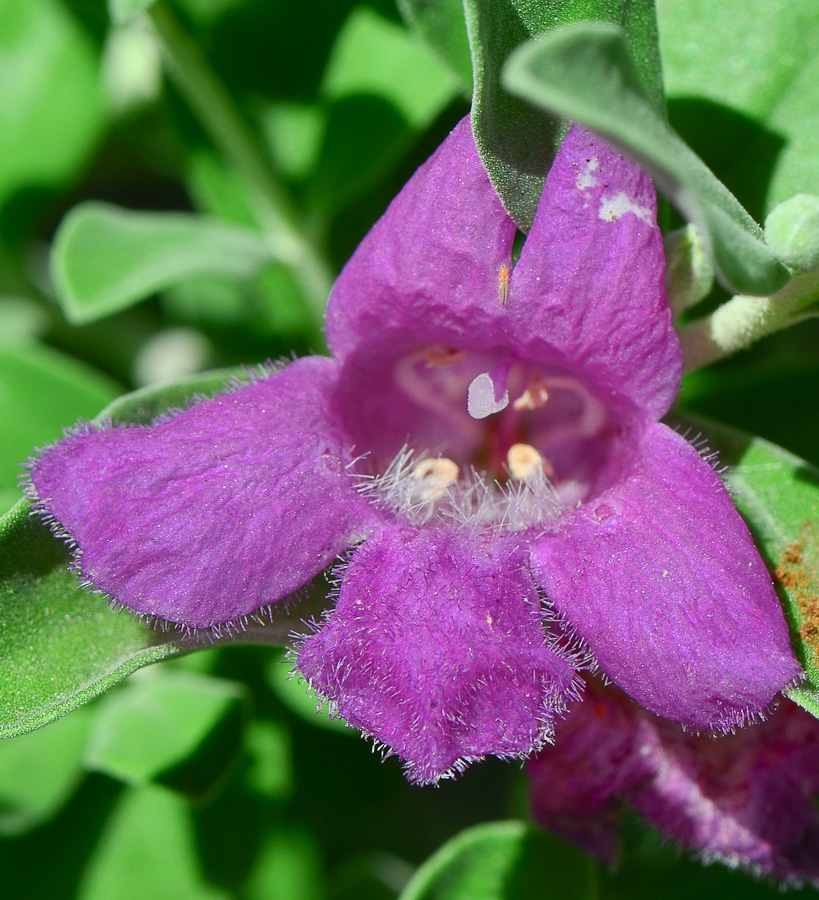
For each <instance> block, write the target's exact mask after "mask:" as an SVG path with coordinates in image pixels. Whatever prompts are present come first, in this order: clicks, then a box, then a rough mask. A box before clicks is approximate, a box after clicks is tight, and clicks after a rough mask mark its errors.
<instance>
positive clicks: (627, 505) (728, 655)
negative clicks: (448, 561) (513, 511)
mask: <svg viewBox="0 0 819 900" xmlns="http://www.w3.org/2000/svg"><path fill="white" fill-rule="evenodd" d="M633 452H634V459H633V460H632V461H631V462H630V463H629V464H627V469H626V471H625V472H624V474H623V476H622V477H621V478H620V480H619V481H618V482H616V483H615V485H614V486H613V487H612V488H610V489H608V490H606V491H604V492H602V493H601V494H600V495H599V496H598V497H597V498H596V499H595V500H594V501H593V502H590V503H588V504H587V505H585V506H583V507H580V508H578V509H576V510H573V511H571V512H567V513H565V514H564V515H563V516H562V517H561V518H560V519H558V520H557V522H556V525H555V530H554V531H553V533H550V534H547V535H545V536H544V537H543V538H541V539H540V540H538V541H536V542H534V544H533V547H532V564H533V568H534V571H535V577H536V579H537V581H538V583H539V584H540V586H541V587H542V588H543V589H544V591H545V592H546V594H547V596H548V597H549V599H550V600H551V601H552V602H553V603H554V605H555V608H556V610H557V611H558V612H559V613H561V614H562V615H563V616H565V618H566V619H567V620H568V622H569V624H570V625H572V626H573V627H574V628H575V629H576V631H577V634H578V635H579V636H580V637H581V638H582V639H583V640H584V641H585V642H586V644H587V645H588V646H589V648H590V649H591V651H592V652H593V653H594V655H595V656H596V657H597V659H598V661H599V663H600V666H601V668H602V670H603V671H604V672H605V674H606V675H608V676H609V678H611V679H612V681H614V682H615V683H616V684H617V685H619V686H620V687H621V688H622V689H623V690H624V691H626V693H628V694H630V695H631V696H632V697H633V698H634V699H636V700H637V701H638V702H639V703H641V704H642V705H643V706H645V707H646V708H648V709H650V710H651V711H652V712H655V713H657V714H658V715H661V716H665V717H667V718H669V719H675V720H676V721H679V722H682V723H684V724H687V725H690V726H693V727H695V728H714V729H725V730H729V729H731V728H733V727H735V726H736V725H741V724H743V722H744V721H745V720H746V719H747V718H748V717H749V716H750V717H752V716H753V715H754V714H756V713H759V712H760V711H762V710H764V709H765V708H766V706H767V705H768V704H769V703H770V702H771V700H772V699H773V698H774V696H775V694H776V693H777V692H778V691H780V690H781V689H782V688H783V687H785V685H787V684H788V683H789V682H790V681H792V680H793V679H794V678H796V677H797V676H798V674H799V671H800V669H799V666H798V664H797V663H796V660H795V659H794V657H793V653H792V652H791V647H790V642H789V639H788V630H787V627H786V625H785V621H784V619H783V616H782V611H781V608H780V605H779V601H778V600H777V597H776V594H775V592H774V589H773V586H772V584H771V577H770V575H769V574H768V572H767V570H766V568H765V565H764V563H763V562H762V560H761V558H760V556H759V553H758V552H757V550H756V548H755V547H754V545H753V542H752V540H751V536H750V534H749V533H748V529H747V527H746V526H745V523H744V522H743V521H742V519H741V518H740V516H739V514H738V513H737V511H736V509H735V508H734V506H733V504H732V503H731V500H730V497H729V496H728V494H727V492H726V490H725V488H724V487H723V485H722V483H721V482H720V480H719V478H718V476H717V475H716V474H715V472H714V471H713V470H712V468H711V467H710V466H709V465H708V463H707V462H705V461H704V460H703V459H702V458H701V457H700V456H699V455H698V453H697V452H696V450H694V448H693V447H691V446H690V445H689V444H688V443H687V442H686V441H685V440H684V439H683V438H681V437H680V436H679V435H677V434H675V433H674V432H673V431H671V430H670V429H668V428H666V427H665V426H664V425H652V426H650V427H649V428H648V429H647V431H646V432H645V434H644V435H643V436H642V438H641V439H640V441H639V443H638V444H637V445H636V447H635V449H634V451H633Z"/></svg>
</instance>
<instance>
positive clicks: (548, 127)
mask: <svg viewBox="0 0 819 900" xmlns="http://www.w3.org/2000/svg"><path fill="white" fill-rule="evenodd" d="M464 6H465V9H466V14H467V15H466V19H467V27H468V31H469V41H470V46H471V50H472V66H473V71H474V81H475V95H474V99H473V107H472V129H473V131H474V134H475V140H476V143H477V145H478V149H479V151H480V154H481V158H482V160H483V163H484V165H485V166H486V168H487V171H488V172H489V177H490V178H491V180H492V184H493V185H494V187H495V190H496V191H497V192H498V194H499V195H500V197H501V200H502V201H503V204H504V206H505V207H506V209H507V211H508V212H509V214H510V215H511V216H512V218H513V219H514V220H515V221H516V222H517V223H518V226H519V227H520V228H522V229H523V230H524V231H528V230H529V228H530V226H531V224H532V221H533V219H534V216H535V210H536V209H537V204H538V200H539V199H540V195H541V193H542V191H543V182H544V179H545V177H546V173H547V172H548V170H549V166H550V165H551V162H552V159H554V155H555V153H556V152H557V149H558V147H559V146H560V143H561V141H562V140H563V137H564V136H565V133H566V129H567V127H568V125H567V122H566V120H565V119H562V118H560V117H561V116H563V115H565V113H563V111H561V110H548V111H544V110H543V109H542V108H541V109H535V108H534V107H532V106H530V105H529V104H527V103H524V102H523V101H522V100H521V99H520V98H519V97H518V96H517V95H516V94H515V93H514V92H513V93H512V94H510V93H509V92H508V90H507V88H508V85H504V84H502V82H501V74H502V70H503V66H504V64H505V63H506V61H507V60H508V58H509V56H510V54H511V53H513V52H514V50H515V49H516V48H517V47H519V46H520V45H521V44H523V43H524V42H526V41H527V40H529V39H530V38H534V37H537V36H539V35H543V34H546V33H547V32H550V31H551V30H552V29H554V28H556V27H559V26H561V25H565V24H566V23H569V22H578V21H603V22H611V23H613V24H615V25H618V26H620V27H621V28H622V29H623V32H624V34H625V35H626V40H627V42H628V45H629V46H630V48H631V49H632V51H633V54H634V57H635V58H636V59H638V60H639V61H640V63H639V69H638V75H637V77H638V79H639V80H640V83H641V85H642V89H643V91H644V92H645V94H646V96H647V97H648V98H649V102H650V103H651V104H652V106H653V107H654V108H655V110H656V111H657V113H658V114H660V113H661V111H662V77H661V71H660V57H659V49H658V45H657V27H656V21H655V17H654V2H653V0H538V2H531V0H465V4H464ZM570 85H571V83H570V82H569V83H568V84H567V86H568V87H569V89H570V90H571V87H570ZM525 99H527V100H528V99H530V98H528V97H526V98H525ZM553 113H556V115H554V114H553Z"/></svg>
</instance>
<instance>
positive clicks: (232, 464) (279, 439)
mask: <svg viewBox="0 0 819 900" xmlns="http://www.w3.org/2000/svg"><path fill="white" fill-rule="evenodd" d="M336 376H337V367H336V365H335V363H333V362H332V361H331V360H328V359H322V358H320V357H311V358H307V359H302V360H298V361H297V362H294V363H291V364H290V365H288V366H286V367H285V368H284V369H282V370H281V371H279V372H277V373H275V374H273V375H271V376H269V377H265V378H262V379H260V380H258V381H256V382H254V383H251V384H249V385H248V386H245V387H242V388H241V389H239V390H237V391H235V392H233V393H228V394H225V395H224V396H220V397H218V398H215V399H213V400H209V401H206V402H203V403H200V404H198V405H196V406H193V407H191V408H190V409H189V410H187V411H185V412H183V413H181V414H180V415H177V416H175V417H173V418H170V419H169V420H168V421H166V422H164V423H162V424H158V425H155V426H153V427H118V428H109V429H106V430H101V431H93V430H89V431H86V432H85V433H79V434H76V435H73V436H71V437H68V438H67V439H66V440H64V441H62V442H61V443H59V444H57V445H56V446H54V447H52V448H51V449H49V450H46V451H45V452H44V453H43V455H42V456H41V457H40V458H38V459H36V460H35V461H34V463H33V466H32V471H31V480H32V485H33V488H34V490H36V494H37V498H38V500H39V501H40V504H41V507H42V508H43V509H44V510H45V512H46V513H47V514H48V515H49V516H50V517H53V519H55V520H56V521H57V522H58V523H59V526H60V527H61V528H62V529H64V530H65V531H66V532H68V534H69V535H70V537H71V539H73V541H74V542H76V544H77V545H78V548H79V550H78V560H77V564H78V568H79V570H80V573H81V575H82V577H83V578H85V579H87V580H88V581H90V582H91V583H92V584H93V585H94V586H95V587H96V588H97V589H99V590H101V591H104V592H105V593H107V594H108V595H110V597H111V598H112V599H113V600H115V601H116V602H118V603H121V604H124V605H125V606H127V607H130V608H131V609H133V610H135V611H137V612H139V613H143V614H147V615H152V616H158V617H160V618H163V619H168V620H170V621H172V622H179V623H182V624H184V625H186V626H189V627H205V626H213V625H219V624H221V623H225V622H229V621H232V620H234V619H237V618H238V617H241V616H245V615H248V614H250V613H253V612H255V611H256V610H258V609H260V608H261V607H263V606H265V605H266V604H269V603H273V602H274V601H276V600H279V599H281V598H283V597H286V596H287V595H288V594H290V593H292V592H293V591H294V590H296V589H297V588H299V587H301V586H302V585H303V584H305V583H306V582H308V581H309V580H310V579H311V578H312V577H313V576H314V575H316V574H317V573H318V572H320V571H321V570H322V569H323V568H324V567H325V566H327V565H328V564H329V563H330V562H331V561H332V560H333V558H334V557H335V556H336V555H337V554H338V553H340V552H342V551H343V550H345V549H346V548H347V547H349V546H350V544H351V543H352V542H353V540H354V539H355V536H356V535H360V534H361V533H362V531H363V530H365V529H366V528H367V525H368V523H369V522H370V519H371V517H372V516H373V512H372V510H371V508H370V507H369V505H368V504H367V503H366V501H365V500H364V499H363V498H362V497H360V496H359V494H358V493H357V491H356V490H355V484H354V482H353V480H352V479H351V477H350V474H349V472H348V471H347V469H346V466H347V464H348V463H349V456H350V450H351V442H350V439H349V437H348V436H347V434H346V432H345V431H344V429H343V428H342V427H341V425H340V423H339V422H338V420H337V417H336V416H335V414H334V410H333V408H332V406H331V404H330V398H331V396H332V388H333V385H334V383H335V379H336Z"/></svg>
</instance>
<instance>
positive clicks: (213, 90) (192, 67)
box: [147, 0, 333, 320]
mask: <svg viewBox="0 0 819 900" xmlns="http://www.w3.org/2000/svg"><path fill="white" fill-rule="evenodd" d="M147 15H148V18H149V20H150V22H151V24H152V25H153V29H154V33H155V34H156V37H157V40H158V41H159V44H160V47H161V49H162V55H163V58H164V61H165V65H166V67H167V70H168V73H169V74H170V76H171V77H172V78H173V80H174V82H175V83H176V85H177V87H178V88H179V90H180V92H181V93H182V95H183V96H184V97H185V99H186V100H187V101H188V103H189V104H190V106H191V108H192V110H193V111H194V113H195V114H196V116H197V117H198V119H199V121H200V123H201V125H202V126H203V128H204V129H205V131H206V132H207V133H208V134H209V135H210V137H211V139H212V140H213V142H214V144H215V145H216V146H217V147H218V148H219V150H220V151H221V152H222V153H223V154H224V156H225V158H226V159H228V160H229V161H230V162H231V163H232V164H233V165H234V166H236V168H237V169H238V170H239V171H240V172H241V173H242V175H243V176H244V178H245V179H246V181H247V183H248V185H249V187H250V189H251V192H252V195H253V200H254V201H255V203H256V207H257V218H258V220H259V225H260V226H261V227H262V228H263V229H264V231H265V232H267V233H268V234H269V235H270V237H271V239H272V240H273V241H275V244H276V250H277V252H278V253H279V254H280V256H281V258H282V262H283V263H284V264H285V265H288V266H290V267H291V268H292V270H293V272H294V275H295V277H296V278H297V280H298V282H299V284H300V286H301V288H302V290H303V291H304V294H305V296H306V299H307V301H308V303H309V305H310V308H311V311H312V312H313V313H314V315H315V316H316V317H317V318H318V319H319V320H320V319H321V317H322V316H323V314H324V306H325V303H326V301H327V295H328V294H329V292H330V288H331V287H332V284H333V273H332V272H331V270H330V267H329V266H328V265H327V263H326V261H325V260H324V259H323V257H322V256H321V255H320V254H319V253H317V252H316V250H315V249H314V247H313V245H312V244H311V242H310V241H309V240H308V238H307V236H306V234H305V231H304V228H303V225H302V223H301V222H300V220H299V214H298V212H297V210H296V208H295V206H294V204H293V202H292V200H291V198H290V197H289V195H288V192H287V190H286V188H285V187H284V186H283V185H282V184H281V183H280V182H279V180H278V179H277V178H276V175H275V173H274V172H273V170H272V168H271V166H270V164H269V162H268V160H267V158H266V157H265V155H264V153H263V152H262V150H261V148H260V146H259V144H258V142H257V140H256V138H255V136H254V135H253V133H252V132H251V130H250V129H249V127H248V126H247V123H246V122H245V121H244V119H243V118H242V115H241V113H240V112H239V110H238V109H237V107H236V105H235V104H234V103H233V101H232V100H231V98H230V96H229V94H228V93H227V91H226V90H225V88H224V86H223V85H222V83H221V82H220V81H219V79H218V77H217V76H216V74H215V73H214V71H213V70H212V69H211V67H210V66H209V64H208V62H207V60H206V59H205V57H204V55H203V54H202V51H201V50H200V48H199V46H198V45H197V44H196V42H195V41H194V40H193V39H192V38H191V37H190V36H189V35H188V34H186V32H185V31H184V29H183V28H182V26H181V25H180V24H179V22H178V21H177V20H176V18H175V17H174V15H173V13H172V12H171V10H170V9H169V7H168V6H167V4H166V2H164V0H160V2H157V3H154V4H153V5H152V6H151V7H150V9H149V10H148V11H147Z"/></svg>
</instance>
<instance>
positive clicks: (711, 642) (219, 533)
mask: <svg viewBox="0 0 819 900" xmlns="http://www.w3.org/2000/svg"><path fill="white" fill-rule="evenodd" d="M515 237H516V228H515V224H514V223H513V221H512V219H511V218H510V217H509V216H508V215H507V214H506V212H505V211H504V209H503V207H502V205H501V203H500V201H499V200H498V198H497V196H496V194H495V192H494V190H493V188H492V186H491V184H490V182H489V179H488V178H487V175H486V172H485V170H484V169H483V167H482V165H481V162H480V159H479V156H478V153H477V151H476V148H475V143H474V140H473V137H472V133H471V128H470V123H469V121H468V120H464V121H463V122H461V123H460V124H459V125H458V126H457V127H456V128H455V130H454V131H453V132H452V134H451V135H450V136H449V138H448V139H447V140H446V141H445V143H444V144H443V145H442V146H441V147H440V148H439V150H438V151H437V152H436V153H435V154H434V155H433V156H432V158H431V159H430V160H429V161H428V162H427V163H426V164H425V165H423V166H422V167H421V168H420V169H419V170H418V172H417V173H416V174H415V175H414V177H413V178H412V179H411V180H410V182H409V183H408V184H407V186H406V187H405V188H404V189H403V190H402V191H401V193H400V194H399V195H398V197H397V198H396V199H395V200H394V201H393V203H392V204H391V206H390V207H389V209H388V210H387V212H386V213H385V214H384V216H383V217H382V218H381V220H380V221H379V222H378V223H377V224H376V225H375V226H374V227H373V229H372V230H371V231H370V233H369V234H368V235H367V236H366V237H365V239H364V241H363V242H362V243H361V245H360V246H359V248H358V249H357V251H356V252H355V254H354V255H353V257H352V258H351V260H350V261H349V263H348V264H347V266H346V267H345V268H344V270H343V272H342V273H341V275H340V277H339V279H338V281H337V282H336V285H335V287H334V289H333V292H332V294H331V296H330V300H329V306H328V310H327V321H326V329H327V339H328V345H329V347H330V349H331V352H332V354H333V356H332V358H324V357H316V356H314V357H308V358H304V359H299V360H296V361H294V362H291V363H289V364H288V365H285V366H283V367H281V368H279V369H278V370H276V371H274V372H272V373H269V374H268V375H267V376H266V377H261V378H257V379H255V380H253V381H252V382H251V383H249V384H247V385H245V386H242V387H241V388H240V389H236V390H234V391H232V392H228V393H225V394H223V395H221V396H218V397H216V398H214V399H211V400H208V401H205V402H201V403H198V404H196V405H194V406H192V407H191V408H190V409H188V410H186V411H184V412H182V413H181V414H177V415H170V416H167V417H164V418H163V419H161V420H158V421H157V423H155V424H154V425H153V426H151V427H146V426H130V427H115V428H111V427H108V428H102V427H98V426H96V425H91V426H86V427H83V428H80V429H77V430H75V432H74V433H72V434H70V435H69V436H67V437H66V439H64V440H63V441H62V442H61V443H59V444H57V445H56V446H54V447H52V448H50V449H47V450H46V451H44V452H43V453H42V454H41V455H40V456H38V457H37V458H36V459H34V460H32V462H31V464H30V471H31V485H30V493H31V496H32V497H33V498H34V499H35V502H36V506H37V508H38V509H39V510H40V511H41V512H42V513H43V514H44V515H45V516H46V517H47V518H48V519H49V520H50V521H51V522H52V523H54V524H55V528H56V529H57V530H58V533H61V534H63V535H64V536H66V537H68V539H69V540H70V541H71V542H72V544H73V545H74V546H75V548H76V559H75V567H76V569H77V570H78V572H79V574H80V575H81V577H82V578H83V579H85V580H86V581H87V582H89V583H90V584H91V585H93V586H94V587H95V588H96V589H97V590H99V591H101V592H104V593H105V594H107V595H108V596H109V597H110V598H111V600H112V601H113V602H114V603H116V604H121V605H123V606H125V607H128V608H130V609H131V610H133V611H135V612H136V613H138V614H141V615H144V616H148V617H155V618H158V619H162V620H166V621H169V622H173V623H177V624H178V625H180V626H182V627H185V628H189V629H201V628H209V627H210V628H219V627H224V625H225V624H226V623H233V624H234V625H236V624H237V623H238V624H241V622H242V621H243V620H245V619H246V618H247V617H249V616H254V615H257V616H258V615H260V614H262V613H263V612H264V611H265V610H266V609H269V608H270V607H271V606H272V605H274V604H276V603H279V602H281V601H282V600H284V599H285V598H288V597H290V596H291V595H292V594H293V593H294V592H295V591H298V590H299V589H300V588H301V587H302V586H304V585H305V584H306V583H308V582H309V581H310V580H311V579H313V578H314V577H315V576H316V575H317V574H318V573H319V572H321V571H322V570H324V569H326V568H328V567H331V566H334V565H335V570H334V573H333V577H334V581H335V582H336V583H337V585H338V586H337V589H336V591H335V598H334V599H335V603H334V606H333V608H332V609H330V610H328V611H327V612H326V614H325V615H324V617H323V619H322V620H321V621H319V622H314V623H313V628H312V633H310V634H309V635H308V636H306V637H304V638H303V639H302V641H301V643H300V645H299V647H298V657H297V664H298V667H299V669H300V670H301V672H302V674H303V675H304V676H305V678H306V679H307V680H308V681H309V683H310V685H311V686H312V687H313V688H314V689H315V690H316V691H317V692H318V693H319V694H320V695H321V696H322V697H324V698H326V699H327V700H328V701H329V702H330V703H331V705H332V707H333V708H334V709H335V710H337V712H338V714H339V715H341V716H342V717H343V718H344V719H345V720H346V721H347V722H348V723H349V724H351V725H353V726H355V727H357V728H359V729H360V730H361V731H362V732H364V733H365V734H366V735H369V736H371V737H372V738H373V739H374V740H375V741H376V742H377V743H378V744H379V745H380V746H383V747H384V748H385V749H386V750H387V752H389V753H392V754H396V755H398V756H399V757H400V758H401V759H402V760H403V761H404V763H405V766H406V771H407V774H408V777H409V778H410V779H412V780H413V781H417V782H422V783H434V782H437V781H438V780H439V779H440V778H442V777H445V776H448V775H451V774H453V773H456V772H458V771H460V770H462V769H463V768H464V767H465V766H466V765H467V764H468V763H470V762H472V761H474V760H477V759H480V758H482V757H485V756H487V755H490V754H493V755H496V756H499V757H524V756H527V755H529V754H530V753H531V752H533V751H536V750H538V749H539V748H541V747H543V746H544V745H545V744H546V743H548V742H550V741H551V740H552V737H553V732H554V726H555V722H556V720H557V719H559V717H560V716H562V715H563V714H564V713H565V711H566V709H567V706H568V705H569V704H570V703H571V702H572V701H573V700H575V699H576V698H577V697H578V693H579V690H580V688H581V685H582V682H581V679H580V677H579V675H578V671H579V670H582V669H584V668H588V667H590V666H593V667H596V668H597V669H598V670H599V671H600V672H602V673H603V674H604V675H605V676H606V677H607V678H608V679H610V680H611V681H612V682H614V683H615V684H616V685H618V686H619V687H620V688H621V689H622V690H623V691H625V692H626V693H627V694H628V695H629V696H630V697H632V698H633V699H634V700H635V701H636V702H637V703H639V704H640V705H642V706H643V707H644V708H646V709H648V710H650V711H651V712H652V713H655V714H657V715H659V716H663V717H666V718H668V719H672V720H674V721H676V722H679V723H682V724H683V725H685V726H688V727H689V728H690V729H706V730H709V731H717V732H720V731H731V730H733V729H734V728H736V727H737V726H740V725H742V724H743V723H745V722H747V721H749V720H752V719H754V718H756V717H759V716H760V715H761V714H762V713H763V712H764V711H765V710H766V708H767V707H768V706H769V704H771V701H772V700H773V699H774V697H775V696H776V694H777V693H778V692H779V691H780V690H781V689H782V688H783V687H784V686H786V685H787V684H788V683H789V682H791V681H793V680H794V679H795V678H797V677H798V675H799V672H800V669H799V666H798V664H797V663H796V661H795V659H794V657H793V654H792V652H791V648H790V644H789V640H788V632H787V628H786V625H785V622H784V619H783V616H782V612H781V609H780V606H779V603H778V601H777V598H776V595H775V593H774V590H773V587H772V584H771V578H770V576H769V574H768V572H767V570H766V568H765V565H764V564H763V562H762V559H761V558H760V556H759V553H758V552H757V550H756V549H755V547H754V544H753V542H752V540H751V536H750V534H749V532H748V529H747V528H746V526H745V524H744V523H743V521H742V519H741V518H740V516H739V515H738V513H737V512H736V510H735V508H734V506H733V504H732V502H731V499H730V497H729V496H728V494H727V492H726V490H725V488H724V487H723V485H722V483H721V481H720V478H719V476H718V474H716V473H715V471H714V469H713V468H712V466H711V465H710V464H709V462H708V461H707V460H704V459H703V458H702V457H701V456H700V454H699V453H698V451H697V450H696V449H695V448H694V447H692V446H691V445H690V444H689V443H688V442H687V441H686V440H685V439H684V438H683V437H681V436H680V435H679V434H677V433H675V432H674V431H673V430H671V429H670V428H668V427H666V426H665V425H663V424H661V423H660V422H659V419H660V417H661V416H663V415H664V414H665V413H666V412H667V411H668V409H669V407H670V405H671V403H672V401H673V399H674V397H675V394H676V392H677V388H678V384H679V379H680V373H681V353H680V346H679V343H678V340H677V337H676V334H675V332H674V329H673V328H672V324H671V316H670V313H669V309H668V306H667V303H666V300H665V296H664V291H663V265H664V260H663V251H662V239H661V234H660V231H659V229H658V227H657V224H656V221H655V196H654V190H653V187H652V185H651V182H650V181H649V179H648V178H647V177H646V176H645V175H644V174H643V173H642V172H641V170H640V169H639V168H638V167H637V165H636V164H635V163H633V162H632V161H630V160H628V159H627V158H625V157H623V156H621V155H620V154H619V153H617V152H616V151H615V150H613V149H612V148H611V147H609V146H608V145H606V144H605V143H604V142H602V141H601V140H600V139H598V138H597V137H595V136H594V135H592V134H590V133H589V132H587V131H584V130H582V129H581V128H579V127H575V128H573V129H572V131H571V132H570V133H569V135H568V136H567V138H566V140H565V141H564V143H563V146H562V148H561V150H560V152H559V154H558V155H557V157H556V159H555V162H554V165H553V167H552V169H551V172H550V174H549V177H548V180H547V183H546V187H545V191H544V194H543V197H542V199H541V201H540V205H539V208H538V212H537V216H536V219H535V222H534V225H533V227H532V229H531V232H530V234H529V235H528V237H527V239H526V241H525V243H524V244H523V248H522V250H521V252H520V256H519V259H517V261H515V260H514V258H513V247H514V242H515ZM339 557H341V559H340V561H339Z"/></svg>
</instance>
